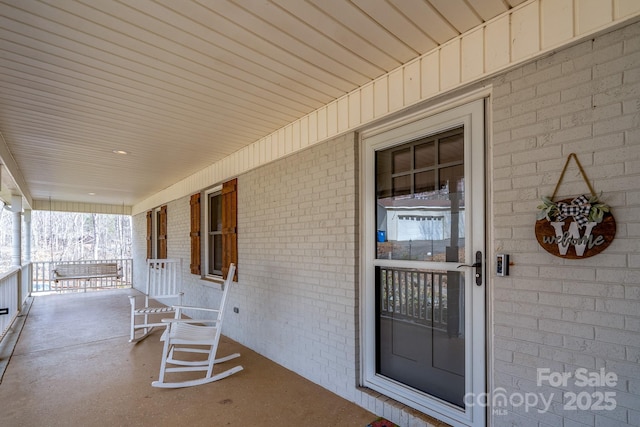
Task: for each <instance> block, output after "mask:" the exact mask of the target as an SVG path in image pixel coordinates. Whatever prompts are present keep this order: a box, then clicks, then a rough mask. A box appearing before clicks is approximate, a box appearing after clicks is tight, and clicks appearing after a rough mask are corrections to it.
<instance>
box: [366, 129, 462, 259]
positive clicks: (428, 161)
mask: <svg viewBox="0 0 640 427" xmlns="http://www.w3.org/2000/svg"><path fill="white" fill-rule="evenodd" d="M462 135H463V129H462V128H459V129H455V130H452V131H448V132H446V133H443V134H439V135H435V136H431V137H429V138H428V139H427V138H423V139H420V140H418V141H412V142H408V143H405V144H402V145H400V146H397V147H392V148H389V149H386V150H380V151H377V152H376V203H377V210H376V224H377V227H378V228H377V243H376V244H377V251H376V254H377V255H376V256H377V257H378V259H397V260H415V261H447V262H457V261H459V262H464V261H465V254H464V231H465V227H464V223H465V220H464V218H465V211H464V152H463V150H464V144H463V143H462V139H463V137H462ZM455 150H460V152H459V153H456V152H455ZM442 151H446V152H442ZM429 152H430V153H431V154H429ZM436 158H437V159H439V161H438V162H435V159H436ZM441 160H446V163H444V162H442V161H441ZM398 170H401V171H402V173H401V174H400V173H398V172H397V171H398Z"/></svg>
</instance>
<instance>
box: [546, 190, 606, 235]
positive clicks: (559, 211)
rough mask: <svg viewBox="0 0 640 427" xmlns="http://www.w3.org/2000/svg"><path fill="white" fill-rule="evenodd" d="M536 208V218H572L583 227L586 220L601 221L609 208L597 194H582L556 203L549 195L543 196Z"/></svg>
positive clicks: (555, 219)
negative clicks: (588, 195) (537, 210)
mask: <svg viewBox="0 0 640 427" xmlns="http://www.w3.org/2000/svg"><path fill="white" fill-rule="evenodd" d="M538 209H540V212H538V218H537V219H538V220H541V219H545V218H546V219H547V220H548V221H557V222H561V221H564V220H565V219H567V218H573V219H574V220H575V222H577V223H578V226H579V227H584V226H585V225H586V224H587V223H588V222H597V223H600V222H602V220H603V218H604V214H605V213H607V212H609V210H610V209H609V206H607V205H606V204H604V203H601V202H600V201H599V200H598V197H597V196H595V195H594V196H591V197H587V196H585V195H584V194H583V195H582V196H579V197H576V198H575V199H573V200H572V201H571V202H569V203H566V202H557V203H556V202H554V201H553V200H551V198H549V197H543V198H542V204H541V205H539V206H538Z"/></svg>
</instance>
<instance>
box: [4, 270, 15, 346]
mask: <svg viewBox="0 0 640 427" xmlns="http://www.w3.org/2000/svg"><path fill="white" fill-rule="evenodd" d="M19 289H20V267H13V268H11V269H10V270H9V271H7V272H5V273H3V274H2V275H0V340H2V337H4V335H5V333H6V332H7V330H8V329H9V327H10V326H11V323H13V320H14V319H15V318H16V316H17V315H18V313H19V308H20V307H19V306H18V304H19V300H20V296H19V295H18V292H19Z"/></svg>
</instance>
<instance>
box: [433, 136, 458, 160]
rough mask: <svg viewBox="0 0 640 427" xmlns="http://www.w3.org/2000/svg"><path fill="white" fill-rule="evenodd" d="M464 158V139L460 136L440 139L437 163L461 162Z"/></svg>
mask: <svg viewBox="0 0 640 427" xmlns="http://www.w3.org/2000/svg"><path fill="white" fill-rule="evenodd" d="M463 157H464V139H463V137H462V134H456V135H452V136H449V137H446V138H442V139H440V141H439V147H438V158H439V163H440V164H443V163H451V162H462V160H463Z"/></svg>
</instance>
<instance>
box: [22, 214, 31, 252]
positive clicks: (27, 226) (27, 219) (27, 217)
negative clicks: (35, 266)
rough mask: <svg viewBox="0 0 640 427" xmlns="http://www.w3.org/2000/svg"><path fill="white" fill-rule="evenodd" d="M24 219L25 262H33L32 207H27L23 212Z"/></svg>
mask: <svg viewBox="0 0 640 427" xmlns="http://www.w3.org/2000/svg"><path fill="white" fill-rule="evenodd" d="M22 220H23V221H24V242H23V243H24V263H25V264H29V263H30V262H31V209H25V210H24V213H23V214H22Z"/></svg>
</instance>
